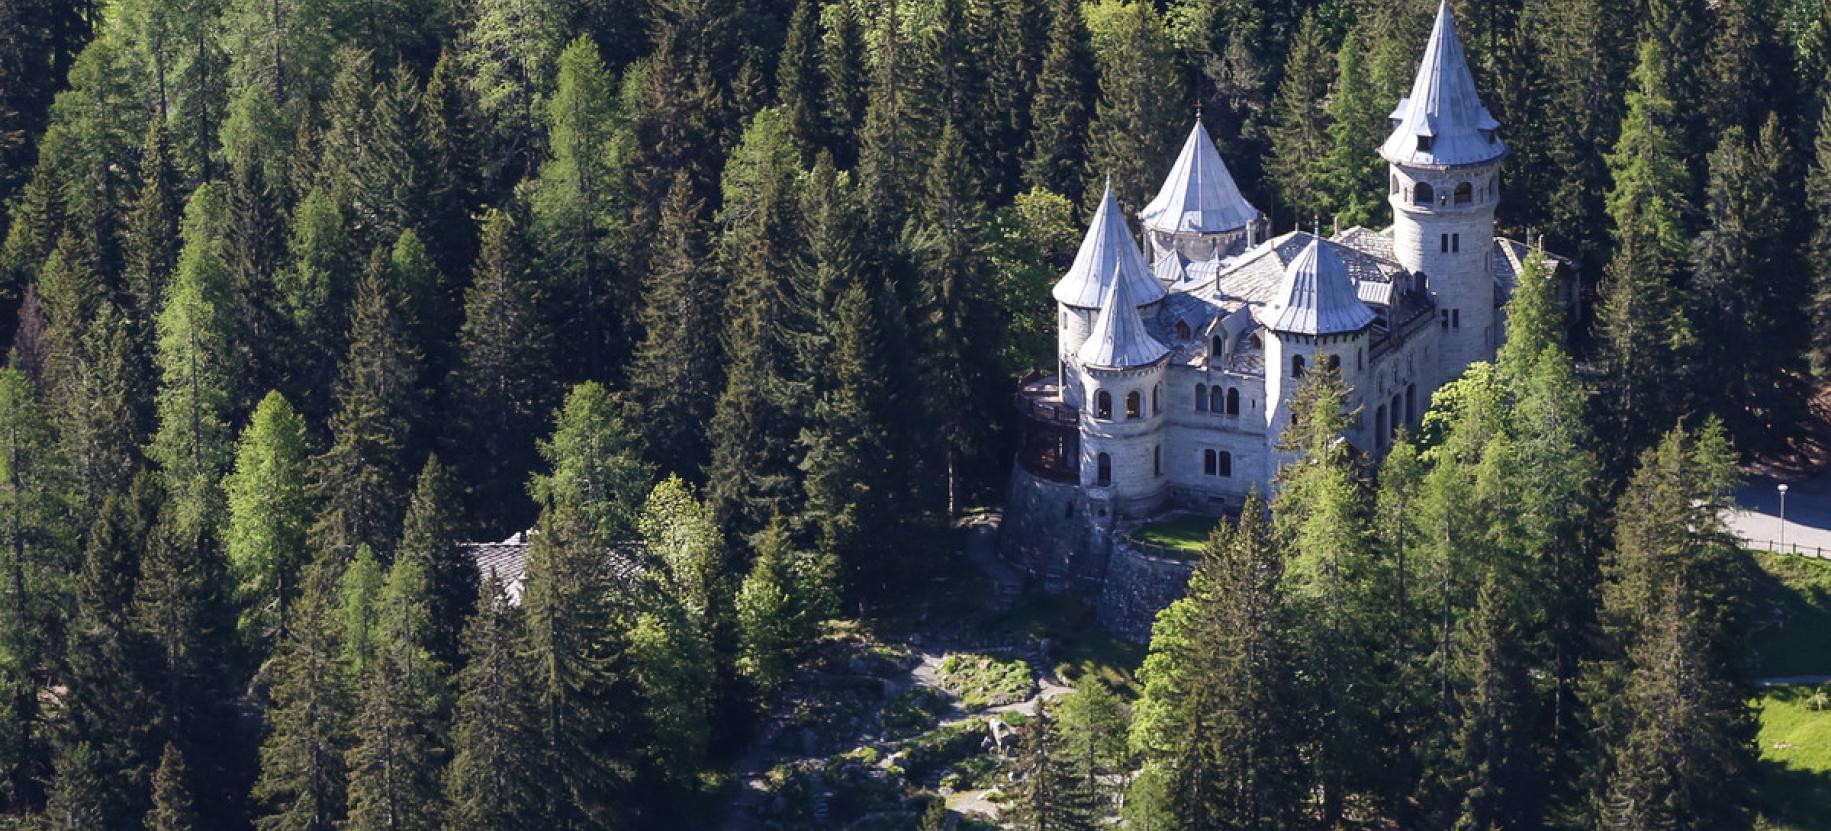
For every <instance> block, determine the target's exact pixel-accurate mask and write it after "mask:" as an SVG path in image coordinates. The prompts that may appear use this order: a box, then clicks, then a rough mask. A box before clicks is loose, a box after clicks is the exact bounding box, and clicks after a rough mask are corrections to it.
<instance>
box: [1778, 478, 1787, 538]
mask: <svg viewBox="0 0 1831 831" xmlns="http://www.w3.org/2000/svg"><path fill="white" fill-rule="evenodd" d="M1776 490H1778V491H1780V549H1781V550H1782V551H1785V550H1786V483H1784V482H1783V483H1781V484H1780V487H1778V488H1776Z"/></svg>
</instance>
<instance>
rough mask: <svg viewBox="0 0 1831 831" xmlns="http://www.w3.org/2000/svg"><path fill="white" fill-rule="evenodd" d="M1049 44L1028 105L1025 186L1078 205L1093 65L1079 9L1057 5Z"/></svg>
mask: <svg viewBox="0 0 1831 831" xmlns="http://www.w3.org/2000/svg"><path fill="white" fill-rule="evenodd" d="M1051 11H1052V15H1051V17H1050V20H1049V43H1048V48H1047V52H1046V53H1045V55H1044V57H1043V65H1042V69H1041V71H1040V72H1039V73H1038V74H1037V78H1036V96H1035V97H1034V98H1032V99H1031V103H1030V123H1031V124H1032V125H1033V127H1032V132H1031V134H1030V144H1029V154H1030V155H1029V158H1028V159H1026V160H1025V162H1024V181H1025V182H1026V183H1028V184H1029V185H1030V186H1032V187H1040V188H1043V189H1045V190H1048V191H1050V192H1053V193H1058V194H1061V195H1063V196H1066V197H1068V199H1069V201H1070V202H1079V201H1080V195H1081V193H1080V191H1081V182H1082V177H1083V174H1084V172H1085V171H1086V169H1087V162H1088V158H1087V129H1088V118H1089V114H1088V104H1089V102H1090V101H1091V100H1092V99H1093V90H1094V78H1093V74H1092V70H1093V66H1094V61H1093V53H1092V47H1090V46H1089V45H1088V35H1087V21H1086V19H1085V18H1084V17H1083V16H1082V12H1081V3H1079V2H1076V0H1056V2H1055V3H1054V4H1053V6H1052V7H1051Z"/></svg>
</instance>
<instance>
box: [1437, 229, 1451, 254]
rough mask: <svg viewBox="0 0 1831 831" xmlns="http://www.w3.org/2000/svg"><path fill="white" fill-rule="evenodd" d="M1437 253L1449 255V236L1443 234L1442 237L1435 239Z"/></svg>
mask: <svg viewBox="0 0 1831 831" xmlns="http://www.w3.org/2000/svg"><path fill="white" fill-rule="evenodd" d="M1437 253H1439V254H1448V253H1450V235H1449V234H1444V235H1443V236H1441V237H1439V238H1438V239H1437Z"/></svg>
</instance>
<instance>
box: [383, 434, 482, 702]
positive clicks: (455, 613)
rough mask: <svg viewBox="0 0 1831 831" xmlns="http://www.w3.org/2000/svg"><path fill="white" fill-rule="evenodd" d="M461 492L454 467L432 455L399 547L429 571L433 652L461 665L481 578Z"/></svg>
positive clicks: (398, 553) (403, 556) (401, 555)
mask: <svg viewBox="0 0 1831 831" xmlns="http://www.w3.org/2000/svg"><path fill="white" fill-rule="evenodd" d="M460 497H461V492H460V490H459V488H458V483H457V481H456V480H454V479H453V478H452V475H451V471H450V470H449V469H448V468H446V467H445V466H444V465H442V464H440V463H439V458H438V456H436V455H434V456H431V457H429V458H427V459H426V466H425V467H423V468H421V469H420V475H419V481H418V482H417V484H415V485H414V488H413V499H412V500H411V501H410V502H409V503H408V505H407V517H406V519H405V520H404V521H403V522H402V523H401V541H400V545H399V546H398V547H396V548H395V550H394V557H395V559H396V560H413V561H415V562H417V563H419V564H420V568H422V569H424V570H425V572H426V574H427V579H428V581H429V583H430V588H429V589H428V599H427V603H428V607H429V609H430V610H431V611H430V616H431V622H430V623H429V624H428V629H429V631H428V633H427V635H426V642H427V644H429V648H430V649H431V650H432V654H433V656H434V657H436V658H438V659H439V660H440V661H443V662H444V663H445V664H446V665H447V666H457V665H458V662H459V659H460V657H461V650H460V648H459V644H460V637H461V636H462V634H463V628H464V621H466V620H469V619H470V616H471V613H472V611H473V608H472V604H473V603H475V602H476V598H477V593H476V586H477V580H478V578H479V575H478V574H477V564H476V562H475V561H474V560H472V559H471V558H470V555H469V554H468V553H467V552H465V551H464V549H463V548H462V547H460V543H461V542H462V540H463V535H464V522H463V517H461V516H460V515H459V513H458V503H459V499H460Z"/></svg>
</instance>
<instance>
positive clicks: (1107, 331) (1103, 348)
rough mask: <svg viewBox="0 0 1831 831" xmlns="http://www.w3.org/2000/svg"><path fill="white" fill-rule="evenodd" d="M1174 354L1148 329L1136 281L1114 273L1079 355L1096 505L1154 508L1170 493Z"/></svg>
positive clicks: (1132, 510)
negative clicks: (1167, 426) (1169, 395)
mask: <svg viewBox="0 0 1831 831" xmlns="http://www.w3.org/2000/svg"><path fill="white" fill-rule="evenodd" d="M1169 357H1170V350H1169V348H1168V347H1165V346H1164V345H1163V344H1162V343H1160V342H1158V341H1157V339H1156V338H1153V337H1151V335H1150V333H1149V332H1147V331H1145V328H1144V320H1143V318H1141V317H1139V316H1138V306H1137V304H1136V301H1135V298H1133V297H1132V291H1131V284H1130V282H1129V281H1127V280H1124V279H1122V278H1121V277H1120V275H1118V274H1116V273H1115V274H1114V275H1113V279H1112V281H1111V282H1110V284H1109V285H1108V287H1107V290H1106V301H1105V302H1104V303H1103V304H1101V308H1100V314H1099V318H1098V319H1096V320H1095V321H1094V325H1093V329H1092V331H1091V332H1090V333H1089V334H1088V337H1087V339H1086V340H1085V341H1084V342H1083V343H1082V344H1081V347H1080V349H1079V350H1077V351H1076V353H1075V363H1076V364H1077V365H1078V366H1079V369H1080V371H1079V373H1078V374H1079V379H1078V380H1079V384H1078V386H1080V387H1081V396H1082V401H1083V403H1082V405H1081V485H1082V487H1083V488H1085V489H1086V492H1087V494H1088V496H1089V497H1090V501H1091V502H1092V503H1093V504H1094V505H1096V506H1098V505H1105V506H1109V507H1110V510H1111V511H1112V512H1113V513H1115V514H1128V515H1138V514H1145V513H1149V512H1152V511H1155V510H1156V509H1157V508H1159V507H1161V506H1162V504H1163V502H1164V499H1165V498H1166V497H1167V496H1168V494H1169V481H1170V480H1169V478H1168V475H1167V474H1168V471H1167V469H1166V467H1165V465H1166V462H1165V459H1164V452H1165V451H1164V447H1163V443H1164V404H1165V401H1164V397H1165V395H1166V392H1165V390H1164V388H1163V383H1164V374H1165V372H1166V371H1167V370H1168V369H1169V364H1170V361H1169ZM1064 386H1066V385H1064Z"/></svg>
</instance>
